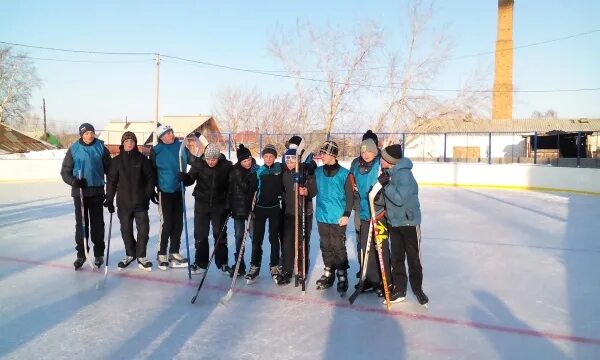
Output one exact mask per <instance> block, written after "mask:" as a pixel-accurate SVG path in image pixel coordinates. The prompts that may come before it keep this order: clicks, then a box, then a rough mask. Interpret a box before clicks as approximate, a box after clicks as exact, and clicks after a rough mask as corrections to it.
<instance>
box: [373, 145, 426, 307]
mask: <svg viewBox="0 0 600 360" xmlns="http://www.w3.org/2000/svg"><path fill="white" fill-rule="evenodd" d="M381 167H382V168H383V169H384V172H383V173H382V174H381V175H380V176H379V178H378V180H377V181H379V182H380V183H381V185H383V189H382V195H383V196H380V197H379V200H380V201H382V202H383V205H384V207H385V217H386V220H387V223H388V229H389V241H390V245H391V265H392V283H393V285H392V286H391V291H390V300H391V301H392V302H400V301H404V299H405V297H406V286H407V282H408V281H410V287H411V289H412V291H413V294H415V296H416V297H417V300H418V301H419V303H420V304H421V305H425V304H427V303H428V302H429V298H428V297H427V295H425V292H423V267H422V265H421V206H420V204H419V186H418V185H417V181H416V180H415V177H414V176H413V173H412V167H413V164H412V161H410V159H408V158H406V157H404V156H403V153H402V146H401V145H400V144H394V145H390V146H388V147H386V148H385V149H383V151H382V152H381ZM405 258H406V262H407V264H408V278H407V276H406V268H405V265H404V259H405Z"/></svg>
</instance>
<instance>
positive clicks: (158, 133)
mask: <svg viewBox="0 0 600 360" xmlns="http://www.w3.org/2000/svg"><path fill="white" fill-rule="evenodd" d="M169 131H173V129H172V128H171V126H169V125H160V126H159V127H157V128H156V131H155V133H156V138H157V139H159V140H160V138H161V137H162V136H163V135H164V134H166V133H167V132H169Z"/></svg>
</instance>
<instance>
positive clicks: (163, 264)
mask: <svg viewBox="0 0 600 360" xmlns="http://www.w3.org/2000/svg"><path fill="white" fill-rule="evenodd" d="M156 260H158V268H159V269H161V270H163V271H165V270H167V269H168V268H169V259H168V258H167V255H160V254H159V255H158V256H157V257H156Z"/></svg>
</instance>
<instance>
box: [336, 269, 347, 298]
mask: <svg viewBox="0 0 600 360" xmlns="http://www.w3.org/2000/svg"><path fill="white" fill-rule="evenodd" d="M337 277H338V283H337V291H338V293H339V294H340V295H342V296H343V295H344V294H345V293H346V291H347V290H348V272H347V271H346V270H338V271H337Z"/></svg>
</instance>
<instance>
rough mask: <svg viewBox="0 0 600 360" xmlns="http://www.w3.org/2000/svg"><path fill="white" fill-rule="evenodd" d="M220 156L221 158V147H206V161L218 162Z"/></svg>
mask: <svg viewBox="0 0 600 360" xmlns="http://www.w3.org/2000/svg"><path fill="white" fill-rule="evenodd" d="M219 156H221V149H219V145H217V144H214V143H212V144H208V145H206V149H204V157H205V158H206V160H216V159H218V158H219Z"/></svg>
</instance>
